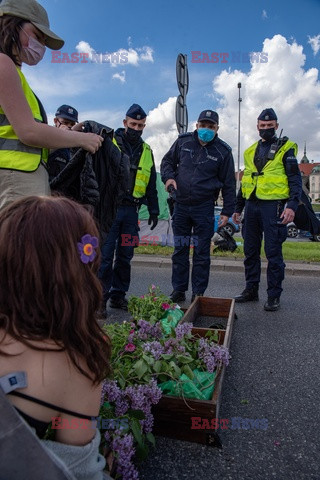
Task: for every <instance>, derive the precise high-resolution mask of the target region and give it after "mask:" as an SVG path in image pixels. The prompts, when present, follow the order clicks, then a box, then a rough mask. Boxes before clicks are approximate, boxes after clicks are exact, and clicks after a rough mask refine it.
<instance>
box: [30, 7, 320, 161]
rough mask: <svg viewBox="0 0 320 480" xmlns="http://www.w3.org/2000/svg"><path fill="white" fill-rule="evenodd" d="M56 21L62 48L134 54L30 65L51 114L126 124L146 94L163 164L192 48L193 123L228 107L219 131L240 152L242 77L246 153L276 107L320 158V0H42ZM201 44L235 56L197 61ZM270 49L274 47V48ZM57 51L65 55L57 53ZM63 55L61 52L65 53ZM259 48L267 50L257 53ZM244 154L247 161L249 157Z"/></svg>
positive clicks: (287, 128)
mask: <svg viewBox="0 0 320 480" xmlns="http://www.w3.org/2000/svg"><path fill="white" fill-rule="evenodd" d="M40 3H41V4H42V5H43V6H44V7H45V8H46V9H47V12H48V15H49V19H50V24H51V27H52V29H53V30H54V31H55V32H56V33H57V34H59V35H60V36H61V37H62V38H63V39H64V40H65V46H64V47H63V48H62V49H61V52H64V53H65V54H68V55H69V56H71V54H72V53H74V52H77V53H78V55H79V54H80V52H82V53H83V52H88V53H96V54H97V53H102V54H106V53H111V52H122V53H124V54H125V55H128V57H127V58H128V59H129V61H128V62H127V63H122V64H119V63H117V64H113V65H111V64H110V63H105V62H104V63H94V62H92V61H90V59H89V61H88V63H80V62H78V63H52V61H51V60H52V53H51V51H50V50H48V51H47V53H46V56H45V59H44V60H43V61H42V62H41V64H40V65H38V66H37V67H26V68H25V72H26V75H27V78H28V79H29V82H30V84H31V86H32V87H33V88H34V90H35V92H36V93H38V95H39V97H40V98H41V100H42V101H43V104H44V106H45V108H46V110H47V112H48V114H49V120H50V121H52V117H53V114H54V111H55V109H56V107H58V106H59V105H60V104H62V103H68V104H70V105H72V106H74V107H76V108H77V109H78V110H79V113H80V119H81V120H85V119H93V120H98V121H101V122H102V123H105V124H107V125H108V126H111V127H114V128H117V127H119V126H121V123H122V119H123V118H124V114H125V111H126V110H127V108H128V107H129V106H130V105H131V104H132V103H140V104H141V105H142V106H143V108H144V109H145V110H146V112H148V113H149V117H148V122H147V127H146V129H145V134H144V138H145V139H146V140H147V141H149V143H150V145H151V147H153V149H154V151H155V155H156V163H157V165H159V163H160V161H161V158H162V155H163V154H164V153H165V152H166V150H167V149H168V148H169V147H170V145H171V143H172V142H173V141H174V140H175V138H176V136H177V130H176V127H175V118H174V110H175V108H174V107H175V98H176V96H177V95H178V89H177V84H176V73H175V64H176V57H177V54H178V53H180V52H181V53H184V54H187V57H188V68H189V79H190V86H189V92H188V96H187V106H188V112H189V130H190V129H191V130H192V129H193V128H194V122H195V121H196V119H197V115H198V113H199V112H200V111H201V110H204V109H207V108H212V109H214V110H217V111H218V112H219V114H220V119H221V120H220V132H219V134H220V136H221V138H223V139H224V140H225V141H226V142H227V143H229V144H230V145H231V146H232V147H233V150H234V156H235V157H237V122H238V102H237V98H238V89H237V83H238V81H241V82H242V85H243V88H242V91H241V93H242V97H243V102H242V104H241V110H242V120H241V153H242V150H243V149H244V148H245V147H247V146H249V145H250V143H252V142H253V141H254V140H255V139H256V131H255V124H256V117H257V115H258V114H259V113H260V111H261V110H262V109H263V108H265V107H267V106H274V107H275V108H276V109H277V113H278V117H279V121H280V126H281V127H283V128H284V133H285V134H287V135H289V136H290V137H291V138H292V139H293V140H295V141H297V143H298V144H299V149H300V153H299V155H298V158H301V156H302V154H303V152H302V150H303V146H304V141H305V140H306V141H307V146H308V153H309V157H310V159H314V160H315V161H320V152H319V150H318V148H319V145H320V133H319V120H320V83H319V78H318V70H319V59H320V26H319V18H320V2H319V1H318V0H304V1H303V2H289V1H286V0H283V1H282V2H279V1H275V0H265V1H261V0H258V1H255V2H253V1H252V0H242V1H241V2H238V1H235V0H225V1H223V2H222V1H221V2H213V1H207V2H195V1H191V0H184V1H182V0H176V1H174V0H173V1H169V0H158V1H153V2H150V1H149V2H147V1H146V0H140V1H139V2H132V1H128V0H123V1H122V2H119V1H118V2H116V1H114V0H104V1H103V0H91V1H90V2H88V1H83V0H68V1H66V0H40ZM193 51H198V52H201V55H200V58H203V53H207V54H209V56H210V55H211V53H213V52H217V53H228V54H229V59H228V61H227V62H226V63H221V61H219V62H218V63H206V62H204V63H193V62H192V53H191V52H193ZM234 52H240V53H241V55H242V54H243V55H244V56H246V54H248V53H249V52H264V54H266V53H267V54H268V55H267V56H268V62H266V63H260V62H254V63H250V62H244V61H232V57H233V56H234ZM265 57H266V55H265ZM56 58H57V57H56ZM59 58H60V59H62V54H61V56H60V57H59ZM256 58H258V57H256ZM300 154H301V155H300ZM241 163H242V161H241Z"/></svg>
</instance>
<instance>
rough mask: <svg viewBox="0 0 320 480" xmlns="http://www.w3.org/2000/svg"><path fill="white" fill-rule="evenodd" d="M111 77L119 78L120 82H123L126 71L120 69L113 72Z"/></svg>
mask: <svg viewBox="0 0 320 480" xmlns="http://www.w3.org/2000/svg"><path fill="white" fill-rule="evenodd" d="M112 78H114V79H118V80H120V82H121V83H125V81H126V72H125V71H124V70H122V72H121V73H115V74H114V75H112Z"/></svg>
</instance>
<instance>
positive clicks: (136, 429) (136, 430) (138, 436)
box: [130, 418, 144, 448]
mask: <svg viewBox="0 0 320 480" xmlns="http://www.w3.org/2000/svg"><path fill="white" fill-rule="evenodd" d="M130 427H131V430H132V433H133V436H134V438H135V440H136V441H137V443H138V445H139V446H140V447H141V448H144V442H143V436H142V433H141V425H140V422H139V420H137V419H135V418H133V419H132V420H131V421H130Z"/></svg>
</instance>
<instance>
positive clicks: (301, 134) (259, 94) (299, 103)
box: [213, 35, 320, 165]
mask: <svg viewBox="0 0 320 480" xmlns="http://www.w3.org/2000/svg"><path fill="white" fill-rule="evenodd" d="M263 52H265V53H268V62H267V63H259V62H252V63H251V69H250V71H249V72H247V73H244V72H242V71H240V70H231V69H229V70H228V71H227V70H224V71H222V72H221V73H220V75H218V76H217V77H215V79H214V80H213V95H214V96H216V95H218V107H217V110H218V112H219V115H220V131H219V134H220V136H221V138H222V139H223V140H225V141H226V142H227V143H229V144H230V145H231V146H232V148H233V154H234V157H235V163H236V165H237V155H238V150H237V138H238V106H239V102H238V88H237V84H238V82H241V84H242V88H241V97H242V99H243V101H242V102H241V148H240V150H241V155H240V165H242V163H243V161H242V153H243V151H244V149H245V148H247V147H248V146H250V145H251V144H252V143H253V142H254V141H256V140H257V139H258V136H257V130H256V123H257V122H256V119H257V117H258V115H259V113H260V112H261V111H262V110H263V109H264V108H267V107H273V108H274V109H275V111H276V113H277V115H278V120H279V124H280V128H279V130H281V128H283V135H287V136H288V137H289V138H291V139H292V140H294V141H296V142H297V143H298V145H299V146H300V152H299V154H298V159H299V160H300V159H301V157H302V151H303V145H304V141H305V140H306V141H307V144H308V156H309V158H310V159H312V158H314V160H315V161H316V159H318V160H320V158H319V144H320V131H319V128H318V127H319V120H320V107H319V105H320V82H319V79H318V73H319V72H318V70H317V69H316V68H311V69H309V70H304V68H303V67H304V64H305V61H306V56H305V55H304V53H303V47H302V46H301V45H298V44H297V43H295V42H294V43H292V44H289V43H288V42H287V40H286V39H285V38H284V37H283V36H281V35H275V36H274V37H273V38H271V39H268V38H267V39H265V41H264V43H263Z"/></svg>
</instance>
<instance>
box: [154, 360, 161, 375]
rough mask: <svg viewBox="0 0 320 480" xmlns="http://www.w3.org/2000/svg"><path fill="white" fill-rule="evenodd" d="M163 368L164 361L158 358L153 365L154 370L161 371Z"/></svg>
mask: <svg viewBox="0 0 320 480" xmlns="http://www.w3.org/2000/svg"><path fill="white" fill-rule="evenodd" d="M161 368H162V362H160V360H157V361H156V362H155V363H154V365H153V370H154V371H155V372H156V373H159V372H160V371H161Z"/></svg>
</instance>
